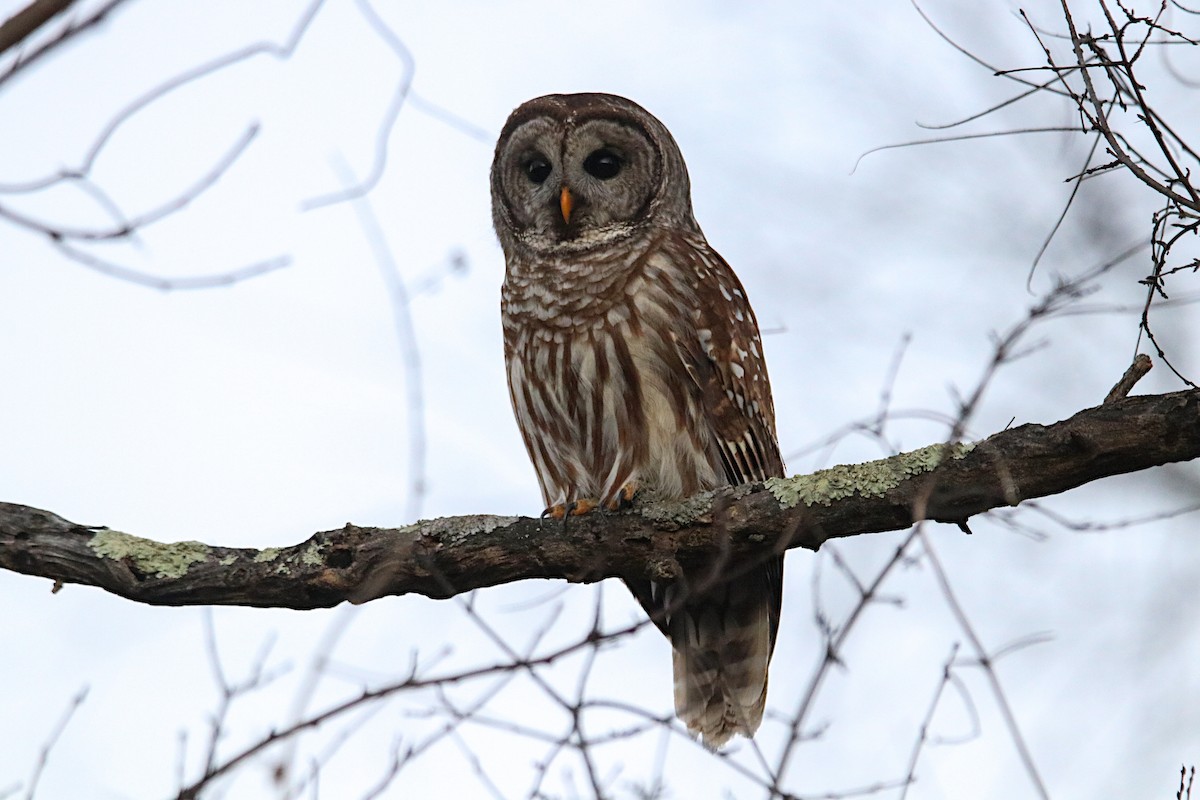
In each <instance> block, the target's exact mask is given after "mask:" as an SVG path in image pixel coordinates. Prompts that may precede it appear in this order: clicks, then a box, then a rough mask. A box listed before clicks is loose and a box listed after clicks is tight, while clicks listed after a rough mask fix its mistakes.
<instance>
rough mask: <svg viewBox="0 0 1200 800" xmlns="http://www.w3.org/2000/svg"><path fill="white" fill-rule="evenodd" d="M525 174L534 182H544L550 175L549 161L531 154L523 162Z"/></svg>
mask: <svg viewBox="0 0 1200 800" xmlns="http://www.w3.org/2000/svg"><path fill="white" fill-rule="evenodd" d="M524 167H525V175H526V176H527V177H528V178H529V180H531V181H533V182H534V183H545V182H546V178H549V177H550V171H551V168H550V162H549V161H547V160H546V159H544V158H542V157H541V156H533V157H532V158H530V159H529V160H528V161H526V162H525V164H524Z"/></svg>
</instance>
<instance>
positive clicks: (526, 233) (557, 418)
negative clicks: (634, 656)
mask: <svg viewBox="0 0 1200 800" xmlns="http://www.w3.org/2000/svg"><path fill="white" fill-rule="evenodd" d="M491 191H492V217H493V222H494V224H495V228H496V235H497V236H498V237H499V239H500V244H501V246H502V248H503V250H504V258H505V262H506V271H505V278H504V285H503V288H502V290H501V314H502V318H503V329H504V358H505V362H506V364H507V368H508V387H509V392H510V395H511V398H512V405H513V411H514V413H515V415H516V418H517V425H518V427H519V428H520V430H521V435H522V437H523V438H524V441H525V447H526V449H527V450H528V452H529V458H530V459H531V461H532V462H533V466H534V470H535V471H536V473H537V477H538V481H539V483H540V484H541V490H542V496H543V498H544V500H545V503H546V506H547V508H546V512H545V513H546V514H548V515H550V516H552V517H555V518H559V519H564V518H565V517H568V516H570V515H577V514H583V513H587V512H589V511H592V510H593V509H596V508H604V509H611V510H616V509H618V508H620V507H622V506H623V505H625V504H627V503H629V502H631V501H632V499H633V497H634V495H635V494H636V495H638V497H639V499H641V498H647V499H657V500H665V499H677V498H683V497H687V496H689V495H692V494H695V493H697V492H700V491H703V490H706V489H713V488H715V487H718V486H725V485H728V484H739V483H749V482H754V481H763V480H765V479H767V478H770V477H780V476H782V475H783V461H782V458H781V457H780V453H779V445H778V442H777V440H776V436H775V411H774V406H773V404H772V400H771V387H770V383H769V382H768V380H767V369H766V364H765V363H764V361H763V353H762V339H761V337H760V334H759V330H758V323H757V322H756V321H755V318H754V312H753V311H751V310H750V303H749V301H748V300H747V298H746V292H745V290H744V289H743V288H742V285H741V283H740V282H739V281H738V279H737V277H736V276H735V275H734V273H733V270H731V269H730V267H729V265H728V264H726V263H725V260H724V259H722V258H721V256H720V255H718V254H717V252H716V251H715V250H713V249H712V248H711V247H710V246H709V244H708V242H707V241H706V240H705V238H704V234H703V233H702V232H701V231H700V226H699V225H697V224H696V219H695V217H694V216H693V214H692V201H691V188H690V184H689V182H688V174H687V167H686V166H685V165H684V162H683V155H682V154H681V153H680V151H679V146H678V145H677V144H676V143H675V140H674V138H672V136H671V134H670V132H669V131H668V130H667V128H666V126H664V125H663V124H662V123H661V122H659V120H658V119H656V118H655V117H654V116H652V115H651V114H650V113H649V112H647V111H646V110H645V109H643V108H642V107H641V106H639V105H638V104H636V103H634V102H632V101H631V100H627V99H625V98H623V97H618V96H615V95H610V94H553V95H547V96H545V97H539V98H536V99H534V100H530V101H529V102H527V103H525V104H523V105H521V106H520V107H519V108H517V109H516V110H515V111H513V113H512V115H511V116H509V118H508V121H507V122H506V123H505V125H504V129H503V130H502V131H501V133H500V139H499V141H498V143H497V144H496V153H495V157H494V160H493V162H492V170H491ZM782 582H783V559H782V557H781V556H777V555H773V556H770V557H769V558H768V559H767V560H766V561H764V562H759V563H755V564H752V565H729V564H723V565H722V564H708V565H701V566H699V567H697V566H695V565H691V566H690V567H687V568H685V569H684V574H683V575H682V577H680V578H679V579H677V580H673V581H671V582H657V581H649V580H644V579H640V578H636V579H626V581H625V583H626V584H627V585H628V586H629V588H630V590H632V592H633V594H634V596H635V597H636V598H637V600H638V601H639V602H640V603H641V605H642V607H643V608H644V609H645V610H646V612H647V613H648V614H649V615H650V619H651V620H653V622H654V623H655V624H656V625H657V626H658V628H659V629H660V630H661V631H662V632H663V633H664V634H666V636H667V637H668V638H669V639H670V642H671V645H672V652H673V666H674V686H675V711H676V714H678V716H679V717H680V719H682V720H683V722H684V723H685V724H686V725H687V728H688V730H689V732H690V733H691V734H692V735H694V736H700V737H701V738H702V741H703V743H704V744H705V745H706V746H707V747H709V748H711V749H716V748H718V747H721V746H722V745H724V744H725V743H726V742H727V741H728V740H729V738H730V737H731V736H732V735H733V734H735V733H739V734H742V735H745V736H752V735H753V734H754V732H755V731H756V730H757V728H758V726H759V723H760V722H761V720H762V714H763V707H764V705H765V703H766V694H767V665H768V663H769V662H770V659H771V653H772V651H773V650H774V646H775V634H776V631H777V629H778V627H779V609H780V596H781V592H782Z"/></svg>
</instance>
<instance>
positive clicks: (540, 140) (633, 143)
mask: <svg viewBox="0 0 1200 800" xmlns="http://www.w3.org/2000/svg"><path fill="white" fill-rule="evenodd" d="M505 161H506V162H507V163H502V164H501V173H500V175H501V182H502V187H503V192H504V194H505V196H506V197H507V200H508V203H507V207H508V210H509V213H510V215H511V221H512V225H513V227H514V228H515V229H516V231H517V232H518V233H519V234H524V235H525V238H528V239H529V240H531V241H532V240H538V241H542V242H545V241H547V240H548V241H549V242H551V243H564V244H566V243H572V244H575V245H578V244H580V243H583V242H587V241H594V240H597V239H603V240H605V241H611V240H612V238H613V237H614V236H624V235H627V234H628V232H629V231H630V230H631V228H632V227H633V226H636V225H638V224H639V223H643V222H644V221H646V219H647V218H648V216H649V214H650V211H651V201H652V200H653V199H654V198H655V196H656V193H657V191H658V185H659V181H660V179H661V174H662V156H661V154H660V153H659V151H658V148H657V147H656V146H655V145H654V144H653V143H652V141H651V139H650V137H649V136H648V134H647V133H646V132H645V131H644V130H643V129H642V128H641V127H640V126H638V125H637V124H635V123H631V122H627V121H624V120H612V119H583V120H576V119H574V118H568V119H566V120H562V121H556V120H551V119H547V118H535V119H532V120H530V121H529V122H526V123H525V124H523V125H521V126H520V127H518V128H516V129H515V130H514V131H513V132H512V141H511V146H510V147H509V148H508V150H507V152H506V159H505Z"/></svg>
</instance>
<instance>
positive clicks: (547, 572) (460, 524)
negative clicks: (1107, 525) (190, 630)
mask: <svg viewBox="0 0 1200 800" xmlns="http://www.w3.org/2000/svg"><path fill="white" fill-rule="evenodd" d="M1196 458H1200V391H1196V390H1190V391H1182V392H1175V393H1172V394H1165V395H1152V396H1138V397H1129V398H1124V399H1120V400H1114V401H1112V402H1108V403H1105V404H1104V405H1101V406H1097V407H1095V408H1090V409H1086V410H1084V411H1081V412H1079V413H1078V414H1076V415H1075V416H1073V417H1071V418H1070V419H1068V420H1065V421H1063V422H1058V423H1055V424H1053V425H1049V426H1042V425H1036V424H1029V425H1021V426H1020V427H1017V428H1011V429H1009V430H1005V431H1002V432H1000V433H997V434H995V435H993V436H990V437H988V438H987V439H985V440H984V441H981V442H977V443H975V444H974V445H949V446H946V445H932V446H930V447H926V448H923V449H921V450H916V451H913V452H912V453H906V454H903V455H899V456H893V457H891V458H887V459H882V460H880V461H873V462H869V463H867V464H856V465H850V466H842V467H834V468H832V469H828V470H821V471H820V472H816V473H813V474H812V475H805V476H799V477H796V478H791V479H775V480H772V481H768V482H767V484H766V485H765V486H764V485H762V484H756V485H748V486H739V487H729V488H725V489H719V490H717V491H714V492H707V493H704V494H700V495H697V496H695V497H692V498H688V499H687V500H684V501H680V502H670V503H656V504H646V505H643V506H639V507H637V508H636V509H634V510H633V511H631V512H629V513H623V514H592V515H589V516H584V517H578V518H575V519H572V520H571V521H570V523H569V525H567V526H566V527H565V528H564V527H563V525H562V523H559V522H553V521H549V520H546V521H542V520H538V519H531V518H527V517H497V516H482V515H476V516H464V517H446V518H443V519H437V520H429V521H422V522H418V523H416V524H413V525H409V526H407V527H404V528H361V527H358V526H355V525H349V524H347V525H346V526H345V527H344V528H341V529H340V530H335V531H327V532H322V533H317V534H315V535H314V536H312V537H311V538H309V539H308V540H307V541H305V542H302V543H300V544H297V545H293V546H291V547H283V548H267V549H265V550H254V549H238V548H229V547H217V546H211V545H206V544H201V543H199V542H179V543H175V544H163V543H159V542H155V541H151V540H149V539H142V538H139V537H135V536H130V535H129V534H125V533H120V532H117V531H112V530H108V529H103V528H102V529H97V528H92V527H87V526H83V525H77V524H75V523H72V522H68V521H67V520H65V519H63V518H61V517H59V516H57V515H55V514H52V513H50V512H48V511H40V510H38V509H34V508H29V507H26V506H20V505H15V504H10V503H0V567H3V568H5V569H9V570H13V571H16V572H22V573H26V574H29V575H38V576H41V577H45V578H51V579H53V580H54V581H55V582H56V586H57V585H58V584H62V583H80V584H86V585H90V586H98V587H100V588H102V589H105V590H106V591H109V592H112V593H114V594H118V595H121V596H122V597H127V598H129V599H132V600H137V601H139V602H143V603H150V604H153V605H199V604H223V605H245V606H260V607H284V608H319V607H328V606H334V605H337V604H338V603H341V602H343V601H350V602H352V603H363V602H366V601H368V600H372V599H374V598H376V597H383V596H386V595H399V594H407V593H417V594H423V595H426V596H429V597H450V596H453V595H455V594H458V593H460V592H465V591H468V590H471V589H477V588H481V587H485V586H495V585H497V584H502V583H508V582H511V581H516V580H521V579H526V578H564V579H566V580H568V581H572V582H591V581H597V580H600V579H602V578H606V577H612V576H617V575H628V576H647V577H654V578H658V579H670V578H672V577H677V576H678V575H680V574H681V573H680V570H681V565H684V566H686V565H698V564H711V563H712V562H713V560H714V559H716V558H728V559H731V560H735V561H737V560H743V561H745V560H752V559H754V558H755V557H756V556H757V557H758V558H761V557H763V556H764V555H765V554H767V553H770V552H776V551H781V550H783V549H786V548H790V547H805V548H808V549H812V550H815V549H817V548H818V547H820V546H821V544H822V543H823V542H824V541H826V540H828V539H832V538H836V537H843V536H855V535H858V534H863V533H876V532H881V531H889V530H900V529H904V528H907V527H909V526H911V525H912V524H913V522H914V518H913V516H914V514H913V509H914V508H921V507H923V508H925V509H926V511H925V516H926V518H928V519H932V520H936V521H942V522H955V523H965V521H966V520H967V519H968V518H969V517H972V516H974V515H976V514H980V513H983V512H985V511H987V510H989V509H992V508H998V507H1002V506H1012V505H1017V504H1019V503H1020V502H1022V501H1024V500H1028V499H1032V498H1036V497H1044V496H1046V495H1051V494H1057V493H1059V492H1064V491H1067V490H1070V489H1073V488H1076V487H1078V486H1082V485H1084V484H1086V483H1090V482H1091V481H1094V480H1098V479H1100V478H1104V477H1109V476H1113V475H1121V474H1124V473H1128V472H1136V471H1139V470H1144V469H1149V468H1150V467H1155V466H1160V465H1163V464H1168V463H1172V462H1177V461H1189V460H1192V459H1196Z"/></svg>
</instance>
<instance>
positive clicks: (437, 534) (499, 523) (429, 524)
mask: <svg viewBox="0 0 1200 800" xmlns="http://www.w3.org/2000/svg"><path fill="white" fill-rule="evenodd" d="M519 521H520V518H519V517H501V516H496V515H494V514H467V515H465V516H462V517H442V518H440V519H423V520H419V521H417V522H415V523H413V524H412V525H407V526H405V527H403V528H401V529H400V530H399V531H398V532H399V534H400V535H401V536H411V535H413V534H419V535H421V536H428V537H431V538H434V539H437V540H438V541H439V542H441V543H442V544H443V545H446V546H452V545H455V544H457V543H459V542H462V541H465V540H467V539H469V538H471V537H472V536H478V535H481V534H486V533H491V532H492V531H494V530H496V529H497V528H507V527H508V526H509V525H514V524H516V523H517V522H519Z"/></svg>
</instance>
